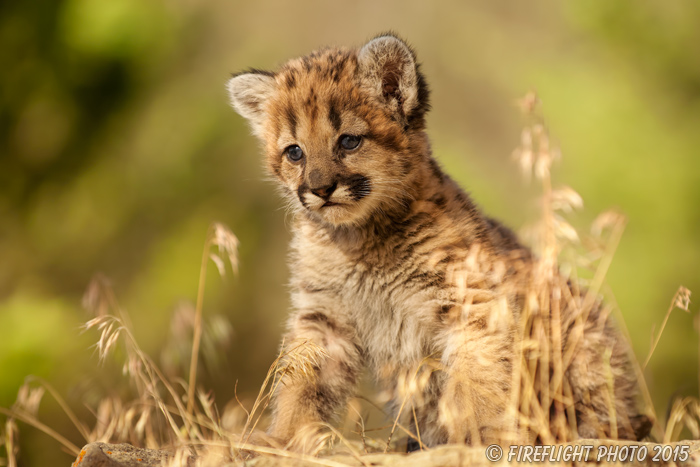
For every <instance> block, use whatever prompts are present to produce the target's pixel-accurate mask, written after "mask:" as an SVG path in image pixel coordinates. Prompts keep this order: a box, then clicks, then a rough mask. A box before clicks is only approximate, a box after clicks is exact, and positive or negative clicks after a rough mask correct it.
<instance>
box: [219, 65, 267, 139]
mask: <svg viewBox="0 0 700 467" xmlns="http://www.w3.org/2000/svg"><path fill="white" fill-rule="evenodd" d="M226 88H227V89H228V93H229V97H230V99H231V105H232V106H233V108H234V109H236V112H238V113H239V114H240V115H241V116H242V117H245V118H246V119H247V120H248V122H249V123H250V126H251V127H252V128H253V132H254V133H255V134H256V136H258V137H260V138H262V136H263V131H262V129H263V127H264V124H265V120H266V118H267V116H266V114H265V103H266V102H267V100H268V99H269V98H270V96H272V94H273V93H274V92H275V89H276V81H275V75H274V74H272V73H269V72H266V71H258V70H253V71H250V72H247V73H240V74H237V75H234V77H233V78H231V79H230V80H229V81H228V83H227V85H226Z"/></svg>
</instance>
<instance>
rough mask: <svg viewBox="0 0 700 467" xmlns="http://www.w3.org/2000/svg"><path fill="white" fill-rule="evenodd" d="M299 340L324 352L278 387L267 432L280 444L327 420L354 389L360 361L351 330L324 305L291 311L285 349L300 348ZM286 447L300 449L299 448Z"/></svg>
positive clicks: (353, 333)
mask: <svg viewBox="0 0 700 467" xmlns="http://www.w3.org/2000/svg"><path fill="white" fill-rule="evenodd" d="M304 341H310V342H313V343H314V344H316V345H317V346H320V347H322V348H323V349H324V350H325V351H326V353H327V356H326V357H322V358H320V359H317V361H318V364H317V365H314V368H313V370H314V371H313V373H312V374H309V375H306V374H303V373H301V374H287V375H285V376H284V377H283V380H282V383H281V384H280V385H279V386H278V389H277V391H276V393H275V394H274V396H273V397H274V400H273V417H272V424H271V426H270V429H269V430H268V432H269V434H270V436H272V437H273V438H275V439H277V440H279V441H281V442H283V443H287V442H289V441H290V440H292V438H293V436H294V435H295V434H296V433H298V432H299V430H300V428H302V427H304V426H307V425H310V424H313V423H316V422H330V421H331V420H332V419H333V416H334V415H335V413H336V412H337V411H338V410H339V409H341V408H342V407H343V406H344V405H345V403H346V402H347V400H348V398H349V397H350V396H352V394H353V393H354V391H355V388H356V381H357V376H358V374H359V372H360V368H361V365H362V357H361V352H360V349H361V347H360V345H359V342H358V341H357V337H356V333H355V330H354V329H353V327H351V326H350V325H349V324H348V323H347V322H344V320H343V319H342V318H341V317H339V316H337V315H334V314H332V313H331V312H330V310H328V309H327V308H323V307H314V308H305V309H302V310H299V311H297V312H295V313H294V314H293V315H292V317H291V318H290V320H289V332H288V333H287V335H286V336H285V340H284V342H285V347H286V350H289V349H293V348H295V347H297V346H301V347H297V348H298V349H299V350H301V349H302V348H303V345H304V344H303V342H304ZM302 354H303V350H302ZM292 448H293V449H295V450H304V448H303V446H292Z"/></svg>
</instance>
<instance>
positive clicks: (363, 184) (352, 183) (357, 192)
mask: <svg viewBox="0 0 700 467" xmlns="http://www.w3.org/2000/svg"><path fill="white" fill-rule="evenodd" d="M341 183H343V184H345V185H347V186H348V190H349V191H350V194H351V196H352V199H353V201H360V200H361V199H362V198H364V197H365V196H367V195H369V194H370V192H371V191H372V184H371V182H370V181H369V178H367V177H365V176H364V175H360V174H354V175H350V176H349V177H348V178H346V179H344V180H342V182H341Z"/></svg>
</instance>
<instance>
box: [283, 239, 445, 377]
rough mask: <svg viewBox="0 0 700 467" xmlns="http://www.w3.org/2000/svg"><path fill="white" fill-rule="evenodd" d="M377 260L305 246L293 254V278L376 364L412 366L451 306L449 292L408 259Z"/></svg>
mask: <svg viewBox="0 0 700 467" xmlns="http://www.w3.org/2000/svg"><path fill="white" fill-rule="evenodd" d="M301 246H302V244H297V247H301ZM377 258H379V260H377ZM381 259H382V258H380V257H379V256H378V255H377V254H376V253H375V254H374V255H373V252H369V253H368V255H367V256H362V255H356V254H349V253H348V252H346V251H342V250H341V249H338V248H335V247H334V246H333V245H324V244H321V245H313V244H310V243H309V244H307V245H306V247H305V248H304V249H303V250H301V251H299V250H298V251H297V261H296V264H294V265H293V274H295V275H297V276H298V277H297V279H299V280H300V281H301V282H302V283H304V284H305V286H306V287H309V288H311V289H313V290H314V291H316V292H317V293H318V291H323V292H322V293H324V294H325V295H326V296H327V299H328V300H329V301H330V302H332V303H334V304H335V306H333V307H332V310H333V313H334V314H341V315H343V316H340V317H341V318H342V319H343V320H344V321H346V322H349V323H351V324H352V326H353V327H354V328H355V330H356V332H357V336H358V338H359V339H360V341H361V345H362V346H363V347H364V348H365V350H366V352H367V355H369V356H370V359H371V360H372V361H373V363H374V364H375V365H383V364H385V363H386V362H390V361H394V362H395V363H397V364H406V365H411V364H414V363H415V362H416V361H420V360H421V359H422V358H423V357H425V355H424V354H425V352H426V349H430V348H431V345H430V342H431V340H432V336H433V334H434V333H435V332H436V330H437V327H438V326H439V321H438V319H437V313H438V312H439V310H440V309H441V308H442V307H444V304H445V303H449V302H450V298H449V296H448V295H449V293H448V292H446V291H445V290H444V288H442V287H438V286H436V283H437V282H439V281H437V280H436V277H438V276H439V274H437V273H435V270H434V269H433V270H432V271H431V270H428V268H427V266H425V265H420V264H416V263H415V262H414V261H412V259H411V258H404V261H402V262H399V261H391V260H384V261H381ZM431 281H432V282H434V284H433V285H432V286H431V285H430V283H431Z"/></svg>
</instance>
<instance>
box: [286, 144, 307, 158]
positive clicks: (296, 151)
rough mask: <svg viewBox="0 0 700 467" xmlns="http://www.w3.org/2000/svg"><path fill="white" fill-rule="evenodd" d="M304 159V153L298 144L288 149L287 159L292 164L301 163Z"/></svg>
mask: <svg viewBox="0 0 700 467" xmlns="http://www.w3.org/2000/svg"><path fill="white" fill-rule="evenodd" d="M303 157H304V151H302V150H301V148H300V147H299V146H297V145H296V144H295V145H293V146H289V147H288V148H287V158H288V159H289V160H290V161H292V162H299V161H300V160H301V159H302V158H303Z"/></svg>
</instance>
